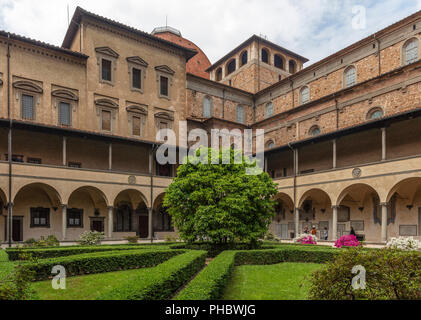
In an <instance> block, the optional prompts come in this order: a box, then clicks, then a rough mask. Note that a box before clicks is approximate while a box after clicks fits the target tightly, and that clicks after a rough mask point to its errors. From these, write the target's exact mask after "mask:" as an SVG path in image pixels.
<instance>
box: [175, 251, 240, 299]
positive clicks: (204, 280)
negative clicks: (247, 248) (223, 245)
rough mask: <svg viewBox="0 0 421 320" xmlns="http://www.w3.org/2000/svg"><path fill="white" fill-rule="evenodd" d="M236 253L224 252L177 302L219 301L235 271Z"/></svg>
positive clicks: (194, 280) (191, 283)
mask: <svg viewBox="0 0 421 320" xmlns="http://www.w3.org/2000/svg"><path fill="white" fill-rule="evenodd" d="M236 254H238V252H236V251H224V252H222V253H221V254H220V255H219V256H217V257H216V258H215V260H213V261H212V262H211V263H209V265H208V266H207V267H206V268H205V269H204V270H203V271H202V272H201V273H199V274H198V276H197V277H196V278H195V279H193V280H192V281H191V282H190V283H189V284H188V285H187V286H186V288H185V289H184V290H182V291H181V292H180V294H179V295H177V297H176V298H175V299H176V300H217V299H220V298H221V297H222V294H223V291H224V289H225V287H226V285H227V283H228V280H229V278H230V277H231V274H232V271H233V270H234V264H235V256H236Z"/></svg>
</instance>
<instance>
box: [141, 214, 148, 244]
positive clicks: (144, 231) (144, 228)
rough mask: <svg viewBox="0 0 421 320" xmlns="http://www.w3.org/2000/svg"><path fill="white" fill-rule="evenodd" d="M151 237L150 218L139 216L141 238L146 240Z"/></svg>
mask: <svg viewBox="0 0 421 320" xmlns="http://www.w3.org/2000/svg"><path fill="white" fill-rule="evenodd" d="M148 235H149V217H148V216H139V238H141V239H146V238H147V237H148Z"/></svg>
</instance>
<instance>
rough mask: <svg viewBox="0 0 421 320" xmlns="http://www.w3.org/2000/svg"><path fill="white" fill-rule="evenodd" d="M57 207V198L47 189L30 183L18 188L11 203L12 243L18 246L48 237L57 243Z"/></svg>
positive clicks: (55, 192)
mask: <svg viewBox="0 0 421 320" xmlns="http://www.w3.org/2000/svg"><path fill="white" fill-rule="evenodd" d="M61 204H62V198H61V196H60V194H59V193H58V192H57V190H56V189H55V188H54V187H52V186H50V185H47V184H44V183H31V184H28V185H26V186H24V187H22V188H20V190H18V192H17V193H16V196H15V197H14V199H13V221H12V231H11V235H12V240H13V241H15V242H20V241H25V240H27V239H30V238H35V239H39V238H40V237H42V236H44V237H47V236H49V235H55V236H56V237H57V238H59V239H60V237H61V228H60V225H61V219H62V216H61V214H60V212H61ZM6 238H7V235H6V236H5V239H6Z"/></svg>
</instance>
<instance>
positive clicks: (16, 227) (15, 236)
mask: <svg viewBox="0 0 421 320" xmlns="http://www.w3.org/2000/svg"><path fill="white" fill-rule="evenodd" d="M12 240H13V242H22V241H23V217H13V223H12Z"/></svg>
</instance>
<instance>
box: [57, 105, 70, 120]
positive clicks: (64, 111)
mask: <svg viewBox="0 0 421 320" xmlns="http://www.w3.org/2000/svg"><path fill="white" fill-rule="evenodd" d="M59 113H60V125H62V126H70V125H71V121H70V104H69V103H66V102H60V112H59Z"/></svg>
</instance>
